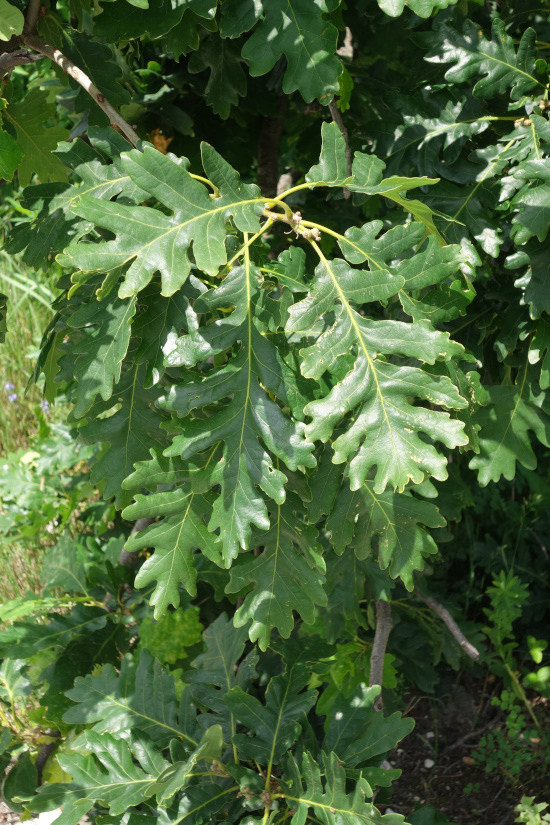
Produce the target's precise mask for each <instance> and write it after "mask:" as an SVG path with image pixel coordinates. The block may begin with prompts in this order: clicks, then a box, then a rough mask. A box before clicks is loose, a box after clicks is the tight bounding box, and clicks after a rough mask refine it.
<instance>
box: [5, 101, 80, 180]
mask: <svg viewBox="0 0 550 825" xmlns="http://www.w3.org/2000/svg"><path fill="white" fill-rule="evenodd" d="M54 115H55V104H54V103H49V102H48V94H47V92H44V91H42V90H41V89H39V88H37V87H35V88H34V89H31V91H30V92H29V93H28V94H27V96H26V97H25V98H24V100H22V101H21V102H20V103H11V104H10V105H9V106H8V108H7V109H6V110H5V111H4V113H3V117H4V118H5V119H6V121H7V122H8V123H9V124H10V125H11V127H12V130H13V129H15V132H16V133H17V145H18V146H19V148H20V149H21V151H22V153H23V156H22V159H21V160H20V162H19V164H18V168H17V171H18V177H19V183H20V184H21V185H22V186H27V184H28V183H29V182H30V180H31V177H32V176H33V175H36V176H37V177H38V178H39V180H40V181H41V183H47V182H48V180H51V181H64V180H65V179H66V178H67V171H68V170H67V168H66V167H65V166H64V165H63V163H62V162H61V161H60V159H59V158H58V157H56V155H54V154H53V150H54V149H55V148H56V147H57V144H58V143H59V141H61V140H65V139H66V138H67V137H68V132H67V130H66V129H64V128H63V127H62V126H49V127H44V122H45V121H48V120H50V119H51V118H53V117H54Z"/></svg>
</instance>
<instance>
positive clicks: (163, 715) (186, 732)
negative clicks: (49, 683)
mask: <svg viewBox="0 0 550 825" xmlns="http://www.w3.org/2000/svg"><path fill="white" fill-rule="evenodd" d="M67 696H68V697H69V699H72V701H73V702H75V703H77V704H75V706H74V707H72V708H71V709H70V710H68V711H67V713H66V714H65V717H64V718H65V721H67V722H70V723H73V724H83V725H91V726H92V727H91V730H92V731H95V732H96V733H97V734H105V733H106V732H111V733H118V732H122V731H128V730H133V729H134V728H136V729H138V730H141V731H144V732H145V733H146V734H147V735H148V736H149V737H150V738H151V739H152V740H153V741H154V742H155V743H156V744H157V745H158V746H159V747H160V748H164V747H166V746H167V745H168V743H169V742H170V740H171V739H174V738H175V739H180V740H182V741H183V742H185V743H186V744H187V745H188V746H191V747H195V746H196V745H197V738H198V737H197V736H196V734H197V728H196V725H195V723H194V716H195V714H194V712H193V711H192V709H191V713H190V712H189V711H190V708H189V696H188V695H187V694H185V698H184V699H182V701H181V702H180V705H179V711H178V702H177V700H176V688H175V684H174V677H173V676H172V675H171V674H169V673H168V672H167V671H166V670H165V669H164V668H163V667H162V665H161V664H160V662H159V661H158V659H154V658H153V657H152V656H151V654H150V653H149V652H148V651H147V650H142V651H141V653H140V657H139V664H136V662H135V660H134V658H133V656H132V655H131V654H127V655H126V656H125V657H124V658H123V659H122V663H121V667H120V672H119V673H117V671H116V670H115V669H114V667H112V665H105V667H104V668H103V669H102V671H101V673H99V674H98V675H92V674H90V675H88V676H85V677H78V678H77V679H76V681H75V684H74V687H73V688H72V689H71V690H70V691H68V692H67Z"/></svg>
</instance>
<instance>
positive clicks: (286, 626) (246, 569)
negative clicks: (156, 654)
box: [226, 493, 326, 650]
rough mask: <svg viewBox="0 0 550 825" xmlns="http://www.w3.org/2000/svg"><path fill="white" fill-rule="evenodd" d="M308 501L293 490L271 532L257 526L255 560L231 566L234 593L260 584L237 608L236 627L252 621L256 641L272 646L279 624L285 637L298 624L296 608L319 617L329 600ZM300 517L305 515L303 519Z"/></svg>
mask: <svg viewBox="0 0 550 825" xmlns="http://www.w3.org/2000/svg"><path fill="white" fill-rule="evenodd" d="M302 510H303V505H302V503H301V501H300V500H299V498H298V497H297V496H296V495H294V494H293V493H289V494H287V499H286V501H285V503H284V504H283V505H279V506H278V507H277V508H276V511H275V514H274V516H273V518H272V524H271V529H270V530H269V532H268V533H259V532H258V531H255V532H254V533H253V535H252V538H251V543H252V544H253V545H258V546H259V545H261V546H262V547H263V549H262V552H261V553H260V554H259V555H258V556H255V557H253V558H251V559H247V560H244V559H243V561H242V562H241V561H240V560H238V561H237V562H236V563H235V564H233V566H232V568H231V580H230V582H229V585H228V586H227V588H226V591H227V592H228V593H239V592H240V591H243V589H244V588H246V587H250V585H251V584H255V587H254V589H253V590H252V591H251V592H249V593H248V594H247V595H246V596H245V598H244V601H243V604H242V605H241V606H240V607H239V608H238V609H237V611H236V613H235V618H234V622H235V626H236V627H239V626H240V625H242V624H248V621H249V620H250V619H252V624H251V626H250V628H249V631H248V632H249V636H250V639H251V641H253V642H255V641H258V643H259V645H260V648H261V649H262V650H266V648H267V646H268V645H269V642H270V638H271V631H272V629H273V628H277V629H278V630H279V633H280V634H281V636H283V637H284V638H287V637H288V636H290V633H291V631H292V628H293V627H294V618H293V611H296V612H297V613H298V614H299V615H300V616H301V618H302V619H303V621H304V622H306V623H309V624H311V623H312V622H313V621H314V618H315V605H316V604H317V605H324V604H326V595H325V592H324V589H323V582H324V570H325V567H324V563H323V560H322V557H321V555H320V551H321V548H320V547H319V545H318V544H317V542H316V539H317V531H316V530H315V529H314V528H312V527H310V526H309V525H308V524H307V521H306V520H305V518H304V516H303V515H302ZM300 516H302V517H301V518H300Z"/></svg>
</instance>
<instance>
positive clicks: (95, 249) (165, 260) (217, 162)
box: [60, 144, 263, 298]
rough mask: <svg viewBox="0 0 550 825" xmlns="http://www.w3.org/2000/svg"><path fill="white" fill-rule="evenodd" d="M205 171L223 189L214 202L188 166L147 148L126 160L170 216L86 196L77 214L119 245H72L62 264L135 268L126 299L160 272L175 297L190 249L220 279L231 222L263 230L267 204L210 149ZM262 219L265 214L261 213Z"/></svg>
mask: <svg viewBox="0 0 550 825" xmlns="http://www.w3.org/2000/svg"><path fill="white" fill-rule="evenodd" d="M202 156H203V164H204V168H205V172H206V175H207V177H208V178H209V180H210V181H211V182H212V183H213V184H214V185H215V186H216V187H218V190H219V192H220V195H219V197H216V198H211V197H210V195H209V194H208V190H207V188H206V187H205V186H204V185H203V184H202V183H199V182H198V181H197V180H194V179H193V178H192V177H191V175H190V174H189V173H188V172H187V169H186V167H187V161H186V160H185V159H183V161H182V162H176V159H175V158H173V157H171V156H169V155H163V154H161V153H160V152H157V150H156V149H154V148H153V147H152V146H145V147H144V150H143V152H140V151H138V150H132V151H131V152H128V153H127V154H124V155H122V156H121V166H122V169H123V171H124V173H125V174H126V175H128V176H129V177H130V179H131V180H132V181H133V182H134V184H135V185H136V186H138V187H140V188H141V189H143V190H145V192H147V193H148V195H149V196H150V197H153V198H156V199H157V200H158V201H159V202H160V203H161V204H162V205H163V206H164V207H166V209H168V210H169V211H170V213H171V214H170V215H166V214H164V213H163V212H161V211H160V210H158V209H153V208H150V207H146V206H128V205H125V204H123V203H119V202H118V201H117V202H116V203H113V202H110V201H109V202H104V203H98V202H97V200H96V199H95V198H93V197H90V196H89V195H83V196H82V197H81V198H80V199H79V202H78V204H77V205H76V206H74V207H73V211H74V212H75V213H76V214H77V215H80V216H81V217H82V218H85V219H86V220H89V221H91V222H92V223H94V224H96V225H97V226H101V227H104V228H105V229H108V230H110V231H111V232H112V233H113V234H114V235H115V236H116V240H114V241H106V242H103V243H100V244H97V243H79V244H76V245H74V246H69V247H68V248H67V249H66V250H65V254H64V255H63V256H61V258H60V261H61V262H62V263H63V265H64V266H68V267H73V268H76V269H80V270H81V271H82V272H83V273H90V272H102V273H107V275H108V274H109V273H114V272H118V271H120V269H121V268H123V267H128V269H127V271H126V273H125V278H124V282H123V284H122V285H121V287H120V289H119V295H120V297H121V298H127V297H130V296H131V295H134V294H136V293H137V292H139V291H140V290H141V289H143V288H144V287H145V286H147V284H148V283H149V281H150V280H151V278H152V277H153V275H154V274H155V273H156V272H160V274H161V278H162V294H163V295H166V296H169V295H173V294H174V292H176V291H177V290H178V289H179V288H180V287H181V285H182V284H183V283H184V282H185V281H186V279H187V277H188V275H189V271H190V267H191V262H190V260H189V252H190V251H191V245H192V249H193V253H194V259H195V263H196V265H197V267H198V268H199V269H200V270H202V271H204V272H208V273H211V274H215V273H216V272H217V271H218V269H219V267H220V266H222V265H223V264H225V263H226V261H227V254H226V249H225V236H226V228H225V225H226V221H227V220H228V218H229V217H231V218H232V219H233V221H234V222H235V225H236V226H237V228H238V229H240V230H241V231H242V232H257V231H258V229H259V221H258V215H257V209H258V207H259V205H261V204H262V203H263V201H262V199H261V198H260V197H259V190H258V187H257V186H256V185H254V184H243V183H241V181H240V179H239V176H238V175H237V173H236V172H235V170H234V169H232V168H231V166H229V164H228V163H227V162H226V161H225V160H223V158H222V157H220V155H219V154H218V153H217V152H216V151H215V150H214V149H213V148H212V147H211V146H209V145H208V144H203V146H202ZM260 214H261V210H260Z"/></svg>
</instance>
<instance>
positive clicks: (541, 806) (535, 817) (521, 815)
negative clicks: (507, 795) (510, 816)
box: [514, 796, 550, 825]
mask: <svg viewBox="0 0 550 825" xmlns="http://www.w3.org/2000/svg"><path fill="white" fill-rule="evenodd" d="M547 807H548V804H547V803H546V802H538V803H535V797H534V796H522V797H521V802H520V803H519V805H516V807H515V808H514V810H515V811H516V813H517V814H518V816H517V817H516V818H515V820H514V822H525V823H526V824H527V825H541V823H543V822H550V817H549V815H548V814H545V813H543V811H545V810H546V809H547Z"/></svg>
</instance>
